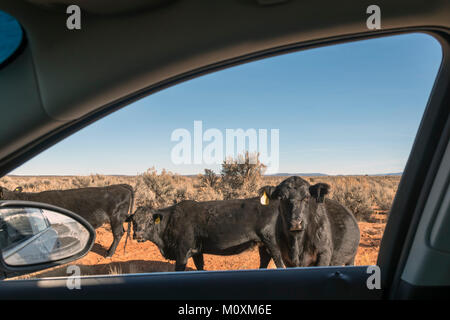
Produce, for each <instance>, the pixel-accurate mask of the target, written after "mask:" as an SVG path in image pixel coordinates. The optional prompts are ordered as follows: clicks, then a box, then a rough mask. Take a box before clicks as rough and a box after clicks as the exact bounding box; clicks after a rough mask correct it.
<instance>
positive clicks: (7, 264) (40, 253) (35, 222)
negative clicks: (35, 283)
mask: <svg viewBox="0 0 450 320" xmlns="http://www.w3.org/2000/svg"><path fill="white" fill-rule="evenodd" d="M94 241H95V230H94V228H93V227H92V226H91V225H90V224H89V223H88V222H87V221H86V220H84V219H83V218H82V217H80V216H78V215H77V214H75V213H73V212H71V211H68V210H66V209H63V208H59V207H55V206H52V205H49V204H44V203H37V202H31V201H12V200H11V201H0V279H2V278H9V277H14V276H19V275H24V274H27V273H31V272H36V271H39V270H43V269H47V268H51V267H54V266H57V265H61V264H65V263H68V262H71V261H74V260H77V259H79V258H81V257H83V256H84V255H86V254H87V253H88V252H89V251H90V250H91V248H92V245H93V244H94Z"/></svg>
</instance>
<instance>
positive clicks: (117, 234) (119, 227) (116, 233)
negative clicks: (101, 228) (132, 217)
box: [106, 219, 124, 258]
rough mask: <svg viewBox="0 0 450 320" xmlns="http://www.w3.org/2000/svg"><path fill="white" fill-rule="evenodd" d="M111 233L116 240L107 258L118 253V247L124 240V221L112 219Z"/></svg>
mask: <svg viewBox="0 0 450 320" xmlns="http://www.w3.org/2000/svg"><path fill="white" fill-rule="evenodd" d="M111 231H112V234H113V238H114V240H113V243H112V244H111V247H109V249H108V252H107V254H106V257H108V258H109V257H112V256H113V255H114V252H116V248H117V245H118V244H119V242H120V239H122V236H123V234H124V230H123V221H118V219H111Z"/></svg>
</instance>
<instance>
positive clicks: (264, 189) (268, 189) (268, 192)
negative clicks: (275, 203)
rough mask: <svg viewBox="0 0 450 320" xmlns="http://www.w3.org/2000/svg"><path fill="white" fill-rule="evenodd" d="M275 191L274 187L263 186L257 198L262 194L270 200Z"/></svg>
mask: <svg viewBox="0 0 450 320" xmlns="http://www.w3.org/2000/svg"><path fill="white" fill-rule="evenodd" d="M274 190H275V187H272V186H264V187H262V188H260V189H259V190H258V196H259V197H261V196H262V195H263V194H264V192H265V193H266V196H267V197H269V198H270V199H272V193H273V191H274Z"/></svg>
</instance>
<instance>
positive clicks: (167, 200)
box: [0, 169, 400, 278]
mask: <svg viewBox="0 0 450 320" xmlns="http://www.w3.org/2000/svg"><path fill="white" fill-rule="evenodd" d="M242 176H245V177H247V178H245V179H241V180H239V179H237V178H236V177H235V175H233V177H232V179H228V178H227V176H226V175H224V174H223V172H222V175H219V174H214V173H212V172H208V171H207V170H206V171H205V174H203V175H197V176H181V175H177V174H172V173H170V172H166V171H162V172H159V173H158V172H156V170H155V169H149V170H148V171H146V172H144V173H143V174H141V175H137V176H105V175H98V174H93V175H90V176H5V177H3V178H1V179H0V186H3V187H6V188H8V189H10V190H13V189H14V188H15V187H17V186H21V187H23V191H24V192H39V191H44V190H54V189H71V188H78V187H87V186H104V185H111V184H116V183H128V184H130V185H131V186H132V187H133V188H134V190H135V193H136V199H135V205H134V207H135V208H136V206H138V205H142V204H151V205H152V206H154V207H164V206H167V205H170V204H172V203H174V202H177V201H180V200H183V199H195V200H197V201H203V200H211V199H230V198H247V197H251V196H254V195H255V192H256V191H255V190H258V189H259V187H261V186H263V185H276V184H278V183H279V182H281V181H282V180H284V179H285V178H286V177H279V176H263V175H258V174H256V175H255V174H250V175H249V174H248V173H246V174H242ZM248 177H251V178H250V179H249V178H248ZM303 178H304V179H305V180H307V181H309V182H310V183H317V182H325V183H328V184H329V185H330V186H331V194H330V195H329V196H330V197H331V198H333V199H335V200H338V201H339V202H341V203H342V204H344V205H345V206H347V207H348V208H349V209H350V210H351V211H352V212H353V213H354V214H355V216H356V218H357V220H358V223H359V227H360V231H361V241H360V244H359V248H358V252H357V256H356V260H355V264H356V265H373V264H376V260H377V255H378V249H379V245H380V242H381V238H382V235H383V231H384V227H385V224H386V221H387V218H388V215H389V209H390V206H391V204H392V201H393V198H394V195H395V193H396V190H397V186H398V183H399V181H400V176H317V177H309V176H308V177H303ZM126 227H127V226H126V224H124V228H125V229H126ZM96 233H97V237H96V242H95V244H94V246H93V248H92V250H91V251H90V252H89V253H88V254H87V255H86V256H85V257H83V258H82V259H79V260H77V261H74V262H72V263H70V264H68V265H77V266H79V267H80V269H81V274H82V275H94V274H123V273H146V272H162V271H173V270H174V267H175V263H174V261H169V260H166V259H165V258H164V257H163V256H162V255H161V254H160V252H159V250H158V248H157V247H156V246H155V245H154V244H153V243H151V242H145V243H138V242H136V241H134V240H133V239H132V238H130V239H128V243H127V246H126V250H124V243H125V236H124V237H123V238H122V240H121V242H120V244H119V246H118V248H117V251H116V253H115V255H114V256H113V257H112V258H105V253H106V250H107V249H108V248H109V246H110V244H111V243H112V234H111V232H110V228H109V225H104V226H102V227H100V228H98V229H97V230H96ZM68 265H64V266H60V267H56V268H53V269H48V270H44V271H41V272H37V273H34V274H31V275H27V276H22V277H20V278H42V277H54V276H67V275H68V274H67V273H66V270H67V266H68ZM258 266H259V255H258V250H257V249H256V248H255V249H252V250H249V251H246V252H243V253H241V254H239V255H234V256H214V255H205V269H206V270H235V269H256V268H258ZM269 267H270V268H274V264H273V262H271V263H270V265H269ZM187 270H195V266H194V263H193V261H192V259H189V262H188V265H187Z"/></svg>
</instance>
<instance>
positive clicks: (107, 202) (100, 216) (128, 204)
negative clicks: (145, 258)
mask: <svg viewBox="0 0 450 320" xmlns="http://www.w3.org/2000/svg"><path fill="white" fill-rule="evenodd" d="M21 191H22V189H21V187H17V188H16V189H15V191H10V190H8V189H6V188H2V187H0V200H2V199H4V200H27V201H36V202H43V203H48V204H52V205H55V206H58V207H61V208H65V209H67V210H70V211H73V212H75V213H76V214H79V215H80V216H82V217H83V218H84V219H86V220H87V221H88V222H89V223H90V224H91V225H92V226H93V227H94V228H98V227H100V226H102V225H103V224H104V223H109V224H110V225H111V232H112V234H113V237H114V240H113V243H112V244H111V247H110V248H109V249H108V251H107V257H111V256H112V255H113V254H114V252H115V251H116V248H117V245H118V244H119V241H120V239H121V238H122V236H123V234H124V230H123V223H124V221H125V219H126V218H127V217H128V214H129V213H131V212H132V210H133V209H132V207H133V202H134V191H133V188H132V187H131V186H130V185H128V184H116V185H111V186H106V187H89V188H79V189H69V190H49V191H42V192H21Z"/></svg>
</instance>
